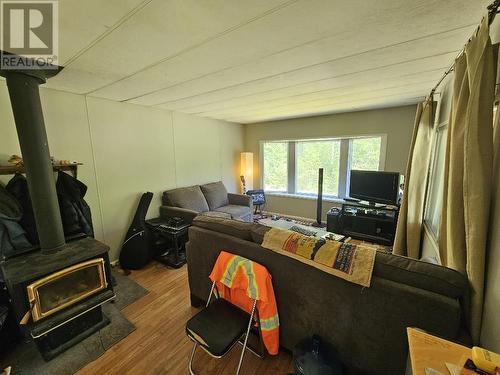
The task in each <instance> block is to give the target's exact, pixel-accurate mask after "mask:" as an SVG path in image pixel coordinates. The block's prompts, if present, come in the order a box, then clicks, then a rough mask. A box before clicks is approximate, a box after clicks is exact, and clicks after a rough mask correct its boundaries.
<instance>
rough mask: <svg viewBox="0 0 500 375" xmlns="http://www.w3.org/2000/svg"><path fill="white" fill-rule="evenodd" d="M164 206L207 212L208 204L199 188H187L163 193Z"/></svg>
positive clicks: (197, 186)
mask: <svg viewBox="0 0 500 375" xmlns="http://www.w3.org/2000/svg"><path fill="white" fill-rule="evenodd" d="M163 204H164V205H165V206H172V207H181V208H187V209H188V210H193V211H196V212H205V211H208V210H209V208H208V203H207V200H206V199H205V196H204V195H203V193H202V192H201V189H200V186H199V185H195V186H189V187H184V188H178V189H172V190H167V191H165V192H163Z"/></svg>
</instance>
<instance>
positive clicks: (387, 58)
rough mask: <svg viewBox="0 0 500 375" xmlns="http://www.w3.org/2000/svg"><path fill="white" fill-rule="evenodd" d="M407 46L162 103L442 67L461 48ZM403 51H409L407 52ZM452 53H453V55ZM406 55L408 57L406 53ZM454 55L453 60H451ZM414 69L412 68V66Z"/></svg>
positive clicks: (188, 104)
mask: <svg viewBox="0 0 500 375" xmlns="http://www.w3.org/2000/svg"><path fill="white" fill-rule="evenodd" d="M403 47H404V46H398V47H397V48H395V49H397V50H400V51H401V53H397V52H396V53H386V52H385V51H383V50H377V51H375V52H372V53H368V54H366V56H354V57H350V58H346V59H340V60H336V61H332V62H329V63H324V64H319V65H315V66H312V67H307V68H303V69H298V70H294V71H291V72H287V73H283V74H279V75H276V76H273V77H270V78H265V79H258V80H254V81H251V82H247V83H244V84H240V85H235V86H229V87H227V88H223V89H219V90H214V91H211V92H207V93H203V94H198V95H194V96H190V97H186V98H185V99H178V100H172V101H170V102H166V103H162V104H161V105H160V106H161V107H163V108H167V109H177V110H182V109H184V108H192V107H194V106H199V105H203V104H206V103H213V102H221V101H224V100H230V99H231V98H234V97H239V96H241V95H249V94H259V93H263V92H267V91H269V90H273V89H279V88H283V87H289V86H291V85H298V84H303V83H307V82H311V81H318V80H324V79H329V78H336V77H343V76H348V75H354V74H357V73H360V72H365V73H367V74H368V75H369V74H370V72H373V73H372V74H376V73H377V71H378V70H379V69H381V68H389V70H390V71H392V74H394V75H397V74H404V73H412V72H414V71H415V70H405V69H408V67H411V66H412V65H411V64H409V63H411V62H413V61H418V62H419V63H418V64H414V65H413V69H415V68H418V69H421V70H429V69H434V68H440V67H443V66H447V65H449V64H450V61H453V60H452V59H453V57H454V55H456V53H455V52H457V51H458V50H455V51H454V50H451V51H450V50H447V51H446V52H445V53H442V54H438V55H437V56H432V55H431V56H432V57H427V56H428V55H427V53H426V51H424V52H423V51H422V50H418V49H411V48H410V49H405V48H403ZM403 51H405V52H407V53H406V54H405V53H403ZM450 53H451V54H450ZM405 55H406V56H405ZM450 58H451V60H450ZM410 69H411V68H410ZM330 82H331V81H330Z"/></svg>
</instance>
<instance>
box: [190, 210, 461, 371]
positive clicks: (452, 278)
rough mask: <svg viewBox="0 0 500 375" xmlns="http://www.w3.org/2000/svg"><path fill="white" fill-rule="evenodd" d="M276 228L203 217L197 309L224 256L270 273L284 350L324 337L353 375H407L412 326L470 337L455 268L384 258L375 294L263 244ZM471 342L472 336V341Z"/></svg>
mask: <svg viewBox="0 0 500 375" xmlns="http://www.w3.org/2000/svg"><path fill="white" fill-rule="evenodd" d="M267 230H269V228H267V227H265V226H262V225H259V224H253V223H244V222H238V221H235V220H227V219H222V218H212V217H204V216H198V217H197V218H196V219H195V220H194V221H193V225H192V226H191V227H190V229H189V242H188V243H187V257H188V258H187V259H188V273H189V287H190V292H191V303H192V305H193V306H201V304H202V303H203V301H204V300H206V298H207V296H208V293H209V290H210V282H209V279H208V275H209V274H210V271H211V269H212V267H213V265H214V263H215V260H216V258H217V256H218V254H219V252H220V251H221V250H226V251H229V252H232V253H234V254H238V255H241V256H244V257H246V258H249V259H252V260H254V261H256V262H258V263H260V264H262V265H264V266H266V267H267V269H268V270H269V272H270V273H271V275H272V277H273V287H274V291H275V294H276V299H277V303H278V311H279V316H280V325H281V326H280V345H281V346H282V347H283V348H285V349H288V350H293V348H294V346H295V345H296V344H297V343H298V342H299V341H300V340H302V339H304V338H306V337H311V336H312V335H313V334H319V335H320V336H321V337H322V338H323V339H324V340H326V341H327V342H328V343H330V344H331V345H332V346H333V347H334V348H335V349H336V351H337V352H338V355H339V357H340V359H341V360H342V362H343V363H344V364H345V366H346V369H347V370H348V373H350V374H381V375H382V374H384V375H387V374H391V375H392V374H395V375H397V374H404V373H405V366H406V359H407V353H408V344H407V337H406V327H418V328H421V329H424V330H426V331H428V332H431V333H433V334H437V335H440V336H443V337H447V338H450V339H455V340H456V339H459V338H461V337H464V329H463V318H462V316H463V314H462V311H463V307H462V302H461V301H463V300H464V299H465V297H466V293H467V290H468V289H467V288H468V283H467V280H466V279H465V277H464V276H463V275H461V274H459V273H458V272H455V271H453V270H451V269H448V268H445V267H441V266H437V265H433V264H429V263H424V262H420V261H416V260H412V259H408V258H405V257H399V256H394V255H390V254H386V253H381V252H379V253H377V256H376V261H375V268H374V273H373V277H372V283H371V287H370V288H363V287H361V286H359V285H356V284H352V283H349V282H347V281H344V280H343V279H340V278H337V277H334V276H332V275H329V274H327V273H324V272H321V271H319V270H318V269H316V268H313V267H311V266H308V265H306V264H304V263H302V262H299V261H297V260H295V259H291V258H289V257H286V256H283V255H280V254H277V253H275V252H272V251H270V250H267V249H265V248H263V247H261V246H260V243H262V239H263V236H264V233H265V232H266V231H267ZM465 336H467V335H465Z"/></svg>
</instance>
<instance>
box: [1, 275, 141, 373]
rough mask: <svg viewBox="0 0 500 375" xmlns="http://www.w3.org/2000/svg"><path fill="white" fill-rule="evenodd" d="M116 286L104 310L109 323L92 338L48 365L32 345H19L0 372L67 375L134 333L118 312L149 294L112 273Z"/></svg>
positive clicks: (125, 278)
mask: <svg viewBox="0 0 500 375" xmlns="http://www.w3.org/2000/svg"><path fill="white" fill-rule="evenodd" d="M113 276H114V277H115V280H116V282H117V285H116V286H115V287H114V290H115V293H116V299H115V302H114V303H107V304H105V305H104V306H103V312H104V314H105V315H106V316H107V317H108V318H109V319H110V320H111V323H110V324H108V325H107V326H106V327H104V328H103V329H101V330H100V331H98V332H96V333H94V334H93V335H92V336H90V337H88V338H86V339H85V340H83V341H81V342H80V343H78V344H77V345H75V346H73V347H72V348H70V349H68V350H67V351H65V352H64V353H62V354H60V355H59V356H57V357H56V358H54V359H52V360H51V361H49V362H45V361H44V360H43V358H42V356H41V355H40V353H39V352H38V349H37V348H36V345H35V343H34V342H33V341H28V342H24V343H20V344H18V345H17V346H16V347H15V348H14V350H13V351H12V352H10V353H8V354H7V356H6V357H5V358H2V359H0V370H1V369H3V368H4V367H7V366H12V373H11V375H35V374H36V375H70V374H74V373H75V372H76V371H78V370H79V369H81V368H82V367H84V366H85V365H86V364H88V363H90V362H92V361H94V360H96V359H97V358H99V357H100V356H101V355H103V354H104V352H106V350H108V349H109V348H111V347H112V346H113V345H115V344H116V343H117V342H118V341H120V340H122V339H123V338H125V337H127V336H128V335H129V334H130V333H131V332H133V331H134V330H135V326H134V325H133V324H132V323H130V322H129V321H128V320H127V319H126V318H125V316H123V314H122V313H121V311H120V310H122V309H123V308H125V307H126V306H128V305H129V304H131V303H132V302H134V301H136V300H137V299H139V298H141V297H142V296H144V295H146V294H147V293H148V291H147V290H146V289H144V288H143V287H142V286H140V285H139V284H137V283H136V282H134V281H132V280H131V279H130V278H128V277H127V276H124V275H123V274H122V273H120V272H119V271H115V270H113Z"/></svg>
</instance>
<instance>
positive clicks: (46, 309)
mask: <svg viewBox="0 0 500 375" xmlns="http://www.w3.org/2000/svg"><path fill="white" fill-rule="evenodd" d="M105 288H107V282H106V275H105V269H104V259H102V258H98V259H92V260H89V261H86V262H83V263H79V264H76V265H74V266H71V267H69V268H65V269H63V270H60V271H58V272H56V273H53V274H51V275H49V276H46V277H44V278H43V279H40V280H37V281H35V282H34V283H32V284H30V285H29V286H28V288H27V291H28V298H29V302H30V306H33V308H32V316H33V321H35V322H36V321H37V320H40V319H42V318H45V317H47V316H49V315H52V314H54V313H55V312H57V311H59V310H62V309H64V308H66V307H68V306H71V305H73V304H75V303H77V302H78V301H81V300H82V299H84V298H87V297H89V296H91V295H93V294H95V293H97V292H99V291H101V290H103V289H105Z"/></svg>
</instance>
